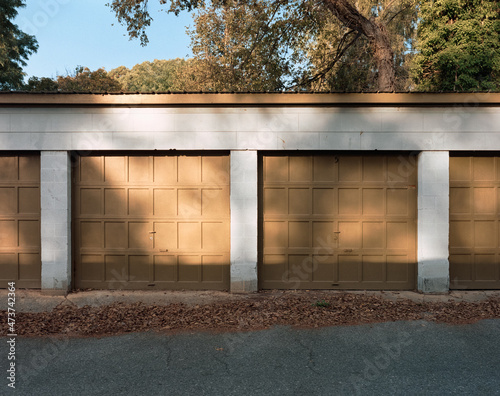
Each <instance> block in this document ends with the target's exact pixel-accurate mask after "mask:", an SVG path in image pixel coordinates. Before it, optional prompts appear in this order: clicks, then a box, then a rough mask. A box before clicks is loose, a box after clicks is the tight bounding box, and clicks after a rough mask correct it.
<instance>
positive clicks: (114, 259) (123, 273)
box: [104, 254, 129, 283]
mask: <svg viewBox="0 0 500 396" xmlns="http://www.w3.org/2000/svg"><path fill="white" fill-rule="evenodd" d="M104 262H105V280H106V281H107V282H113V283H116V282H126V281H128V278H129V276H128V263H127V256H126V255H124V254H121V255H114V254H107V255H105V257H104Z"/></svg>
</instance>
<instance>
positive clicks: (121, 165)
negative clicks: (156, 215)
mask: <svg viewBox="0 0 500 396" xmlns="http://www.w3.org/2000/svg"><path fill="white" fill-rule="evenodd" d="M126 165H127V161H126V157H104V181H105V182H108V183H120V182H125V181H126Z"/></svg>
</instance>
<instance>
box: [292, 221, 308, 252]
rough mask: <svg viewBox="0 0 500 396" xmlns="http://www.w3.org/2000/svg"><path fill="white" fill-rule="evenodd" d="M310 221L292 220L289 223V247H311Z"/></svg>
mask: <svg viewBox="0 0 500 396" xmlns="http://www.w3.org/2000/svg"><path fill="white" fill-rule="evenodd" d="M310 235H311V231H310V223H309V222H308V221H290V222H289V223H288V247H290V248H303V247H305V248H308V247H310V245H311V244H310Z"/></svg>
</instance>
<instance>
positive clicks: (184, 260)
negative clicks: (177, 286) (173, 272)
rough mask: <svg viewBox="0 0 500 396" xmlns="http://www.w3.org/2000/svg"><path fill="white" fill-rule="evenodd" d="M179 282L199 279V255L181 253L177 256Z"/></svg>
mask: <svg viewBox="0 0 500 396" xmlns="http://www.w3.org/2000/svg"><path fill="white" fill-rule="evenodd" d="M178 260H179V270H178V271H179V282H200V281H201V257H200V256H194V255H192V256H190V255H182V256H179V258H178Z"/></svg>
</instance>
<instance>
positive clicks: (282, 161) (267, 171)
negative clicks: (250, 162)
mask: <svg viewBox="0 0 500 396" xmlns="http://www.w3.org/2000/svg"><path fill="white" fill-rule="evenodd" d="M264 180H265V181H266V182H287V181H288V158H287V157H267V158H266V162H265V164H264Z"/></svg>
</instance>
